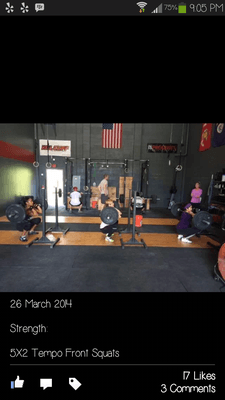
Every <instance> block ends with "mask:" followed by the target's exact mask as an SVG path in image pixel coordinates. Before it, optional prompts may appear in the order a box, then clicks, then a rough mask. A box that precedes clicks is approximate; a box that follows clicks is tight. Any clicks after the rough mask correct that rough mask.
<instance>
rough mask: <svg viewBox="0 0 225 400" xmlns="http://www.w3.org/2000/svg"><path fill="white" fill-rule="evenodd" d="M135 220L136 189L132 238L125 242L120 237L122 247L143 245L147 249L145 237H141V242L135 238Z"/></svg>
mask: <svg viewBox="0 0 225 400" xmlns="http://www.w3.org/2000/svg"><path fill="white" fill-rule="evenodd" d="M135 220H136V191H135V192H134V210H133V229H132V238H131V239H130V240H129V241H128V242H124V241H123V239H120V242H121V246H122V249H124V247H125V246H133V245H135V246H143V247H144V248H145V249H147V245H146V243H145V242H144V240H143V239H141V242H139V241H138V240H136V239H135Z"/></svg>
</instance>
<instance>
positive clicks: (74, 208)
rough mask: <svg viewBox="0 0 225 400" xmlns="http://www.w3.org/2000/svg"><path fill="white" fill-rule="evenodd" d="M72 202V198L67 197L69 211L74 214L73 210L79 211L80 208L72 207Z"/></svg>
mask: <svg viewBox="0 0 225 400" xmlns="http://www.w3.org/2000/svg"><path fill="white" fill-rule="evenodd" d="M70 200H71V199H70V197H67V210H69V212H70V213H72V210H78V209H79V207H80V206H71V204H70Z"/></svg>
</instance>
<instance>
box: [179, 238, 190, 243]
mask: <svg viewBox="0 0 225 400" xmlns="http://www.w3.org/2000/svg"><path fill="white" fill-rule="evenodd" d="M181 241H182V242H184V243H192V241H191V240H189V239H187V238H182V239H181Z"/></svg>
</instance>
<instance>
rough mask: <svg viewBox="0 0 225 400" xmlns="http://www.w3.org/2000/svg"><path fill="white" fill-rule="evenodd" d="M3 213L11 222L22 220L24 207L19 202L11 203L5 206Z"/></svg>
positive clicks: (24, 214)
mask: <svg viewBox="0 0 225 400" xmlns="http://www.w3.org/2000/svg"><path fill="white" fill-rule="evenodd" d="M5 214H6V217H7V218H8V220H9V221H10V222H12V223H13V224H17V223H18V222H22V221H23V220H24V219H25V218H26V211H25V208H24V207H23V206H21V205H20V204H11V205H10V206H8V207H7V209H6V212H5Z"/></svg>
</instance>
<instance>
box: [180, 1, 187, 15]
mask: <svg viewBox="0 0 225 400" xmlns="http://www.w3.org/2000/svg"><path fill="white" fill-rule="evenodd" d="M178 13H179V14H186V4H185V3H179V4H178Z"/></svg>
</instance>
